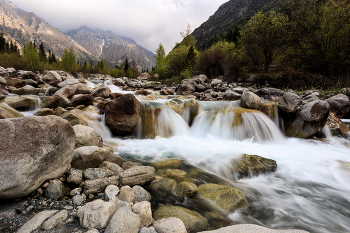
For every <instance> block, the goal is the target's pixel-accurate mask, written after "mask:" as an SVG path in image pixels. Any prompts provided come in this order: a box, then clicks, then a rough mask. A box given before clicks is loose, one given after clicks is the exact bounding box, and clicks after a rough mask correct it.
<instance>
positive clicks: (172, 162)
mask: <svg viewBox="0 0 350 233" xmlns="http://www.w3.org/2000/svg"><path fill="white" fill-rule="evenodd" d="M182 163H183V161H182V160H180V159H167V160H163V161H159V162H155V163H153V164H152V167H154V168H155V169H156V170H161V169H176V168H178V167H180V166H181V165H182Z"/></svg>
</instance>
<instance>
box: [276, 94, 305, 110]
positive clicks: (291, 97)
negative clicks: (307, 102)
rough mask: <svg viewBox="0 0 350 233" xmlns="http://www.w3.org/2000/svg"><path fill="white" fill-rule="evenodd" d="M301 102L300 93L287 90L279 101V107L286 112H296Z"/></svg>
mask: <svg viewBox="0 0 350 233" xmlns="http://www.w3.org/2000/svg"><path fill="white" fill-rule="evenodd" d="M301 104H302V100H301V98H300V97H299V96H298V95H296V94H294V93H291V92H286V93H284V94H283V96H282V99H281V100H280V101H279V103H278V107H279V108H280V109H281V110H282V111H284V112H286V113H292V112H295V111H296V110H297V109H298V108H299V106H300V105H301Z"/></svg>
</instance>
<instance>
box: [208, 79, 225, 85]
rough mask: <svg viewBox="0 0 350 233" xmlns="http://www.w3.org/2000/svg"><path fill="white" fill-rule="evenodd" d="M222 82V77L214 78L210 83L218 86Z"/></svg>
mask: <svg viewBox="0 0 350 233" xmlns="http://www.w3.org/2000/svg"><path fill="white" fill-rule="evenodd" d="M220 84H222V80H220V79H213V80H212V81H211V83H210V85H212V86H217V85H220Z"/></svg>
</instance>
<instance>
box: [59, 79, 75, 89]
mask: <svg viewBox="0 0 350 233" xmlns="http://www.w3.org/2000/svg"><path fill="white" fill-rule="evenodd" d="M78 83H79V80H78V79H75V78H67V79H66V80H64V81H63V82H60V83H59V84H58V85H57V86H58V87H60V88H62V87H65V86H67V85H74V84H78Z"/></svg>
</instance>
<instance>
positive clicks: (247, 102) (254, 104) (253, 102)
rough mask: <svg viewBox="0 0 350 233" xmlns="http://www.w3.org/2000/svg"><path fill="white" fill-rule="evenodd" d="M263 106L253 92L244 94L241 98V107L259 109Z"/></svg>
mask: <svg viewBox="0 0 350 233" xmlns="http://www.w3.org/2000/svg"><path fill="white" fill-rule="evenodd" d="M260 105H261V99H260V97H259V96H257V95H256V94H254V93H253V92H250V91H246V92H243V94H242V97H241V107H242V108H249V109H259V107H260Z"/></svg>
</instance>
